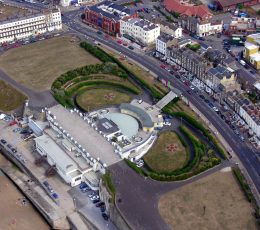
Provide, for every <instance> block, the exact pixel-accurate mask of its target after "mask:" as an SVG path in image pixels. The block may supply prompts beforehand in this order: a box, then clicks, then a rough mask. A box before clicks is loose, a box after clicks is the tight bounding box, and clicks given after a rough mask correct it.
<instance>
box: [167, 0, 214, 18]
mask: <svg viewBox="0 0 260 230" xmlns="http://www.w3.org/2000/svg"><path fill="white" fill-rule="evenodd" d="M163 5H164V7H165V9H166V10H167V11H169V12H174V13H178V14H179V15H180V16H183V15H186V16H189V17H196V18H200V19H201V20H208V19H210V18H211V17H212V16H213V14H212V13H211V12H210V11H209V9H208V8H207V7H206V6H204V5H192V4H190V3H185V2H180V0H164V2H163Z"/></svg>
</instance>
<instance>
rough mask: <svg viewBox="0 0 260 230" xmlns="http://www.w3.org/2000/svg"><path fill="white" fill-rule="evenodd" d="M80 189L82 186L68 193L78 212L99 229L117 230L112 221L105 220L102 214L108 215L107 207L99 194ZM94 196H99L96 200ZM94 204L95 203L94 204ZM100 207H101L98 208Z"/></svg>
mask: <svg viewBox="0 0 260 230" xmlns="http://www.w3.org/2000/svg"><path fill="white" fill-rule="evenodd" d="M84 188H87V187H83V188H82V189H80V185H79V186H76V187H74V188H71V189H70V190H69V191H68V193H69V194H70V195H71V197H73V199H74V206H75V209H76V210H77V211H79V212H80V213H82V214H83V215H84V216H86V217H87V218H88V219H89V220H90V221H91V222H92V223H93V224H94V225H95V226H96V227H98V229H111V230H116V229H117V228H116V227H115V226H114V224H113V223H112V222H111V221H110V219H108V220H105V218H104V217H102V214H103V213H104V214H106V207H105V205H104V204H102V203H103V202H102V201H100V199H99V196H98V192H95V191H92V190H90V189H88V188H87V189H86V190H85V189H84ZM93 196H97V197H96V199H94V198H93ZM93 202H94V203H93ZM96 205H97V206H99V207H96Z"/></svg>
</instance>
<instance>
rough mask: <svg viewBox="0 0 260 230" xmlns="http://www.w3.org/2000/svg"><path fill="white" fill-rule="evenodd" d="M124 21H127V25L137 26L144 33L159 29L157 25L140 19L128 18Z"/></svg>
mask: <svg viewBox="0 0 260 230" xmlns="http://www.w3.org/2000/svg"><path fill="white" fill-rule="evenodd" d="M124 21H127V22H128V23H130V24H133V25H135V26H138V27H140V28H142V29H143V30H146V31H149V30H153V29H155V28H158V27H159V25H157V24H154V23H152V22H150V21H148V20H146V19H141V18H129V19H125V20H124Z"/></svg>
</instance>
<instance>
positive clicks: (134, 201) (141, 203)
mask: <svg viewBox="0 0 260 230" xmlns="http://www.w3.org/2000/svg"><path fill="white" fill-rule="evenodd" d="M227 166H230V163H229V162H228V161H225V162H223V163H222V164H220V165H218V166H216V167H214V168H212V169H210V170H208V171H206V172H204V173H202V174H200V175H198V176H196V177H193V178H191V179H189V180H185V181H179V182H159V181H154V180H151V179H150V178H144V177H142V176H140V175H139V174H137V173H136V172H135V171H133V170H132V169H131V168H130V167H129V166H128V165H126V163H125V162H124V161H121V162H120V163H118V164H115V165H112V166H110V167H109V169H110V170H111V172H112V175H113V181H114V183H115V187H116V188H117V201H116V202H117V205H118V207H119V209H120V211H121V212H122V214H123V215H124V217H125V218H126V219H127V221H128V223H129V224H130V226H131V227H132V228H133V229H138V230H146V229H156V230H166V229H169V226H168V225H167V224H166V223H165V222H164V221H163V219H162V218H161V216H160V214H159V211H158V201H159V198H160V196H161V195H162V194H165V193H166V192H169V191H172V190H174V189H178V188H180V187H182V186H184V185H186V184H189V183H191V182H194V181H196V180H199V179H201V178H202V177H205V176H207V175H210V174H212V173H215V172H217V171H219V170H220V169H222V168H225V167H227Z"/></svg>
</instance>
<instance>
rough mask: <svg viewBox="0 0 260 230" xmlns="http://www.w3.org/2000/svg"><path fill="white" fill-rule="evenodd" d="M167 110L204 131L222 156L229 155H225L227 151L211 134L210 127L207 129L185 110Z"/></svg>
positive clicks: (224, 157)
mask: <svg viewBox="0 0 260 230" xmlns="http://www.w3.org/2000/svg"><path fill="white" fill-rule="evenodd" d="M165 112H166V113H168V114H170V115H173V116H176V117H181V118H183V119H184V120H186V121H187V122H188V123H189V124H191V125H192V126H193V127H195V128H197V129H199V130H200V131H201V132H202V133H203V135H204V136H205V137H207V138H208V139H209V140H210V141H211V142H212V143H213V144H214V145H215V147H216V149H217V150H218V152H219V154H220V155H221V157H222V158H223V159H227V157H226V155H225V151H224V150H223V148H222V147H221V146H220V145H219V143H218V142H217V140H216V139H215V138H214V137H213V136H212V135H211V133H210V131H209V130H208V129H206V128H205V127H204V126H203V125H202V124H200V123H199V122H198V121H197V120H196V119H194V118H193V117H191V116H189V115H188V114H186V113H185V112H172V111H170V110H169V109H168V110H166V111H165Z"/></svg>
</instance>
